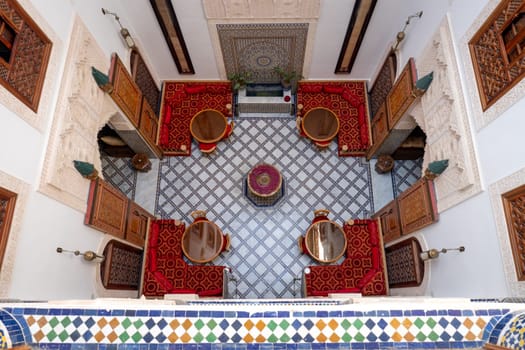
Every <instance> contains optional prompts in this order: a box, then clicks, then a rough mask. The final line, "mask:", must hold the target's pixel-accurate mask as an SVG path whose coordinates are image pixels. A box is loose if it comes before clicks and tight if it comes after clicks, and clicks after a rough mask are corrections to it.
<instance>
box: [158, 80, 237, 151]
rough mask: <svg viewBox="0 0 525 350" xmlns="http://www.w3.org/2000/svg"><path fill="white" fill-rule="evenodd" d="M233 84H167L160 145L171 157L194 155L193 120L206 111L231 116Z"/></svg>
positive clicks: (203, 82) (174, 82)
mask: <svg viewBox="0 0 525 350" xmlns="http://www.w3.org/2000/svg"><path fill="white" fill-rule="evenodd" d="M228 104H229V105H230V107H231V105H232V91H231V82H229V81H220V82H217V81H214V82H210V81H201V82H195V81H194V82H184V81H166V82H164V86H163V89H162V112H161V120H160V135H159V146H160V148H162V150H163V151H164V154H165V155H167V156H189V155H190V154H191V133H190V121H191V118H192V117H193V116H194V115H195V114H197V113H198V112H200V111H202V110H203V109H215V110H218V111H220V112H222V113H223V114H224V115H225V116H229V115H230V114H231V110H229V109H228V108H227V107H226V106H227V105H228Z"/></svg>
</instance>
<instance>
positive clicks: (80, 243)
mask: <svg viewBox="0 0 525 350" xmlns="http://www.w3.org/2000/svg"><path fill="white" fill-rule="evenodd" d="M20 3H21V4H22V5H23V6H24V5H26V7H24V8H25V9H26V11H28V13H29V14H30V15H32V16H34V18H35V19H38V23H39V26H41V28H44V29H45V30H47V32H46V34H47V35H48V36H50V37H51V39H52V41H53V49H52V50H53V51H52V56H51V57H52V58H51V62H52V63H51V64H50V65H52V66H51V67H50V68H48V70H47V72H46V73H47V76H46V79H47V78H49V79H52V80H53V81H54V85H53V84H51V85H50V86H49V88H48V91H47V92H46V93H44V94H43V95H42V98H43V99H45V100H43V101H41V106H43V107H45V106H46V105H47V106H49V107H46V108H42V111H45V113H43V114H42V116H41V121H40V122H39V123H41V124H42V128H40V127H39V126H38V125H36V126H35V124H34V123H31V122H30V121H27V120H26V119H24V118H21V116H20V115H17V114H16V112H17V110H16V109H13V108H7V107H6V106H7V105H8V103H9V101H6V100H5V99H4V98H2V100H1V101H2V106H1V107H0V108H1V112H2V118H1V119H0V129H1V130H3V131H4V132H3V134H2V137H1V138H0V147H2V149H3V150H4V151H3V152H0V164H2V165H1V170H2V171H3V172H5V173H6V176H11V177H13V178H14V179H15V180H16V181H19V182H20V183H27V188H28V190H27V191H26V193H24V194H23V200H20V201H18V202H17V208H16V211H17V212H20V213H23V217H22V219H21V222H20V224H19V225H17V226H16V227H15V228H16V230H14V231H13V237H12V240H13V243H10V244H8V247H7V249H8V251H7V252H6V256H7V257H8V258H9V259H10V260H9V261H8V262H7V263H6V265H5V267H6V271H7V269H9V271H8V272H9V276H8V278H7V277H6V278H4V276H5V275H4V274H2V276H1V278H2V279H1V281H2V282H6V283H2V292H3V294H2V297H6V298H19V299H27V300H46V299H57V298H58V299H71V298H90V297H91V296H92V295H93V282H94V273H95V268H94V265H92V264H89V263H86V262H85V261H83V260H81V259H79V258H78V257H74V256H72V255H67V254H57V253H56V247H58V246H61V247H63V248H64V249H72V250H75V249H80V250H82V251H83V250H97V249H98V243H99V241H100V236H101V234H100V233H99V232H98V231H95V230H93V229H90V228H88V227H87V226H85V225H84V224H83V216H84V215H83V213H82V212H79V211H78V210H74V209H72V208H70V207H68V206H65V205H63V204H61V203H59V202H57V201H56V200H54V199H51V198H50V197H48V196H45V195H42V194H41V193H39V192H36V188H37V186H38V179H39V178H40V176H41V167H42V166H43V165H44V163H45V160H44V152H45V149H46V146H47V137H48V134H49V133H50V128H51V124H52V123H51V121H52V118H53V113H54V107H55V104H56V101H57V96H58V89H59V86H60V81H61V74H60V72H62V71H63V69H64V62H65V56H66V52H67V49H68V46H69V37H70V33H71V28H72V24H73V18H74V16H73V15H74V11H73V9H72V8H71V7H69V6H68V4H69V3H67V4H64V3H63V2H59V1H52V3H50V2H48V1H33V2H30V1H28V0H27V1H20ZM28 4H31V5H34V7H33V6H28ZM100 5H102V2H100ZM98 11H100V8H98ZM100 16H102V14H101V13H98V12H97V13H96V15H95V14H94V17H93V18H92V19H91V23H96V22H97V21H98V20H100V18H99V17H100ZM108 23H109V24H108V26H113V25H114V23H112V22H111V21H108ZM95 27H96V26H95ZM99 27H102V28H104V25H100V26H99ZM49 28H51V29H49ZM110 28H111V31H109V30H108V33H106V34H103V33H99V37H100V38H99V39H97V41H98V42H101V43H103V44H104V45H105V46H106V47H107V48H108V50H107V51H108V52H112V51H118V48H119V47H123V46H122V43H121V41H120V38H119V36H118V31H116V30H114V28H113V27H110ZM50 31H51V32H52V33H51V34H50ZM55 32H56V33H59V34H57V35H55ZM111 43H118V45H120V46H118V45H115V47H116V48H117V49H116V50H110V49H109V48H110V47H111V46H113V45H114V44H111ZM107 63H108V64H109V54H108V55H107ZM39 110H40V109H39ZM76 176H79V175H78V174H76ZM15 243H16V245H15ZM15 246H16V250H15V251H14V252H13V250H14V247H15ZM4 272H5V271H3V273H4Z"/></svg>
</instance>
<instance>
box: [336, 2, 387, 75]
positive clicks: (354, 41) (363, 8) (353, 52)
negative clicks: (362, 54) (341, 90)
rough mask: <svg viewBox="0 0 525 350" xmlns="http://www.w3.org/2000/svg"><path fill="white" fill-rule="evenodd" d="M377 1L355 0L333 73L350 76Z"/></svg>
mask: <svg viewBox="0 0 525 350" xmlns="http://www.w3.org/2000/svg"><path fill="white" fill-rule="evenodd" d="M376 2H377V0H356V2H355V4H354V8H353V10H352V16H351V17H350V23H349V24H348V28H347V30H346V35H345V39H344V41H343V46H342V47H341V52H340V53H339V59H338V60H337V65H336V67H335V72H334V73H336V74H337V73H346V74H350V72H351V71H352V67H353V65H354V62H355V59H356V57H357V53H358V52H359V47H360V46H361V42H362V41H363V38H364V36H365V32H366V28H367V27H368V23H369V22H370V18H371V17H372V13H373V12H374V8H375V6H376Z"/></svg>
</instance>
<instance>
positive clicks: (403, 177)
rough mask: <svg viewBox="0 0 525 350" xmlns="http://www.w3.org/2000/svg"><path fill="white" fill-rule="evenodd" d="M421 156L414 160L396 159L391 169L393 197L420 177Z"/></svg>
mask: <svg viewBox="0 0 525 350" xmlns="http://www.w3.org/2000/svg"><path fill="white" fill-rule="evenodd" d="M422 164H423V158H419V159H415V160H396V161H395V162H394V169H392V185H393V186H392V187H393V189H394V198H396V197H397V196H399V195H400V194H401V193H402V192H403V191H404V190H406V189H407V188H409V187H410V186H412V185H413V184H414V183H415V182H416V181H417V180H419V179H420V178H421V171H422V169H421V168H422Z"/></svg>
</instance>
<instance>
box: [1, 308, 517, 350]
mask: <svg viewBox="0 0 525 350" xmlns="http://www.w3.org/2000/svg"><path fill="white" fill-rule="evenodd" d="M174 307H175V306H174ZM336 308H341V309H343V310H336V309H335V308H328V307H327V308H326V309H324V310H320V311H261V312H253V311H229V310H228V311H205V310H123V309H119V310H100V309H55V308H51V309H46V308H42V309H41V308H4V309H0V326H1V325H2V324H4V325H5V328H4V329H7V331H8V333H9V335H8V336H7V337H6V336H5V335H4V336H3V338H0V339H2V341H1V342H0V349H4V348H7V347H8V346H14V345H17V344H21V343H24V342H25V343H29V344H38V346H41V347H46V346H47V347H49V346H51V347H53V348H60V349H72V348H75V349H77V348H79V346H80V345H81V344H85V345H86V346H87V345H90V344H99V345H100V344H113V345H116V344H118V346H119V349H121V348H127V349H139V348H138V347H136V346H138V345H143V344H148V347H147V348H144V349H168V348H167V347H161V345H164V346H167V345H169V344H172V345H173V344H179V346H181V347H178V348H176V349H181V350H182V349H186V348H188V349H189V348H190V347H191V348H192V349H196V348H195V346H197V345H198V346H199V348H203V349H208V348H209V349H211V348H218V349H219V348H220V349H226V348H228V349H258V348H259V347H262V349H267V347H263V345H266V346H268V345H271V346H272V348H276V347H278V348H280V349H289V348H290V346H291V345H292V344H294V346H293V348H301V349H321V348H322V349H332V348H334V349H342V348H345V349H383V348H388V347H395V348H396V349H398V348H401V349H404V348H406V349H408V348H419V349H421V348H425V349H427V348H428V349H434V348H443V347H450V348H475V347H480V346H481V345H482V344H483V343H484V342H486V341H487V338H488V337H489V335H490V332H491V331H492V328H493V327H494V325H496V324H497V321H498V320H501V319H502V316H503V315H505V314H508V312H509V310H508V309H482V310H471V309H432V310H422V309H412V310H370V311H355V310H344V308H345V305H340V306H336ZM266 309H268V307H266ZM13 320H16V324H14V323H12V321H13ZM6 322H7V323H10V324H11V325H10V326H9V325H6ZM0 329H2V327H0ZM22 335H23V336H22ZM522 339H523V337H522ZM46 344H47V345H46ZM68 344H70V345H71V346H72V347H69V346H68ZM228 344H229V345H230V347H228V346H227V345H228ZM301 344H302V345H301ZM416 344H417V346H416ZM58 345H60V346H58ZM73 345H74V346H73ZM154 345H155V346H154ZM233 345H234V346H235V347H234V348H233V347H231V346H233ZM320 345H322V347H320ZM101 348H102V347H101ZM94 349H95V348H94ZM97 349H98V348H97ZM140 349H142V347H140ZM169 349H171V347H169Z"/></svg>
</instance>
